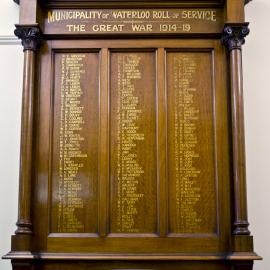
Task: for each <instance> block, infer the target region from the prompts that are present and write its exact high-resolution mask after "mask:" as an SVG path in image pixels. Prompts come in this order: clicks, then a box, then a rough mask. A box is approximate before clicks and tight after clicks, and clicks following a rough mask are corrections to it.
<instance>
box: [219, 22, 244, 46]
mask: <svg viewBox="0 0 270 270" xmlns="http://www.w3.org/2000/svg"><path fill="white" fill-rule="evenodd" d="M248 25H249V23H229V24H225V27H224V30H223V34H222V39H221V40H222V43H223V45H225V46H226V47H227V48H228V50H229V51H231V50H241V48H242V45H243V44H245V37H246V36H247V35H248V34H249V28H248Z"/></svg>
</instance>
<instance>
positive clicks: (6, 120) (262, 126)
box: [0, 0, 270, 270]
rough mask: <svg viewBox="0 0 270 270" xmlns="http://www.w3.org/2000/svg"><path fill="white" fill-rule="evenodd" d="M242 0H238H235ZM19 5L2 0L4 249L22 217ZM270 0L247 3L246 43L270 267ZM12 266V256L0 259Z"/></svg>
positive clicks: (260, 266)
mask: <svg viewBox="0 0 270 270" xmlns="http://www.w3.org/2000/svg"><path fill="white" fill-rule="evenodd" d="M236 1H238V0H236ZM18 11H19V9H18V6H17V5H16V4H14V3H13V2H12V0H1V2H0V59H1V60H0V74H1V75H0V127H1V132H0V236H1V241H0V255H3V254H5V253H6V252H7V251H9V250H10V235H11V234H13V232H14V230H15V222H16V219H17V194H18V170H19V139H20V111H21V84H22V64H23V54H22V48H21V46H20V45H19V42H17V41H15V42H14V41H10V40H9V39H7V38H3V36H12V35H13V30H14V23H17V22H18V14H19V12H18ZM269 12H270V2H269V0H253V2H252V3H250V4H249V5H248V6H247V8H246V14H247V16H246V17H247V19H246V20H247V21H250V22H251V25H250V28H251V34H250V36H249V37H248V38H247V42H246V45H245V46H244V50H243V55H244V79H245V113H246V149H247V182H248V199H249V221H250V223H251V226H250V228H251V231H252V234H253V235H254V236H255V250H256V251H257V252H258V253H259V255H261V256H263V257H264V260H263V261H262V262H256V263H255V268H254V269H255V270H267V269H270V233H269V231H270V230H269V228H270V212H269V206H270V196H269V194H270V193H269V192H270V120H269V116H270V72H269V70H270V68H269V66H270V52H269V48H270V46H269V43H270V42H269V41H270V28H269V21H268V20H269V18H268V17H269V16H268V14H269ZM0 269H1V270H10V269H11V266H10V262H9V261H3V260H1V261H0Z"/></svg>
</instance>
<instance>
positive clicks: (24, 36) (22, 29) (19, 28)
mask: <svg viewBox="0 0 270 270" xmlns="http://www.w3.org/2000/svg"><path fill="white" fill-rule="evenodd" d="M15 27H16V29H15V31H14V34H15V35H16V36H17V37H18V38H19V39H21V41H22V45H23V48H24V51H25V50H30V51H36V50H37V48H38V46H39V45H40V44H41V43H42V33H41V30H40V29H39V27H38V26H37V25H19V24H16V25H15Z"/></svg>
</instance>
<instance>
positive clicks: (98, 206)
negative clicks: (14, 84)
mask: <svg viewBox="0 0 270 270" xmlns="http://www.w3.org/2000/svg"><path fill="white" fill-rule="evenodd" d="M16 27H17V28H18V29H19V30H16V32H15V33H16V35H17V36H19V37H20V38H21V39H22V44H23V46H24V50H25V68H24V70H25V71H24V74H25V75H24V89H23V91H24V98H23V114H22V115H23V116H22V139H21V145H22V151H21V164H22V165H21V172H20V176H21V177H20V197H19V217H18V223H17V226H18V229H17V231H16V234H15V235H14V236H12V250H11V251H10V252H9V253H8V254H7V255H6V256H5V258H6V259H11V260H12V265H13V269H15V270H17V269H35V270H36V269H43V270H52V269H68V270H82V269H100V270H101V269H102V270H104V269H160V270H162V269H172V270H173V269H183V270H191V269H201V270H206V269H207V270H211V269H213V270H216V269H223V270H252V266H253V261H254V260H258V259H260V257H259V256H258V255H257V254H256V253H254V251H253V238H252V236H251V235H250V231H249V230H248V225H249V224H248V218H247V197H246V179H245V149H244V143H245V142H244V125H243V123H244V120H243V119H244V116H243V78H242V55H241V47H242V45H243V44H244V42H245V37H246V35H247V34H248V32H249V30H248V27H247V23H245V22H244V1H241V3H240V2H236V1H231V0H228V1H220V0H212V1H211V0H205V1H204V0H201V1H199V0H197V1H184V0H183V1H170V2H165V1H132V0H130V1H117V2H115V1H86V0H85V1H83V0H81V1H76V2H74V1H68V0H58V1H57V0H50V1H37V0H31V1H29V3H27V1H25V0H22V1H21V16H20V24H19V25H17V26H16ZM41 33H43V35H42V36H43V39H44V43H43V44H42V46H40V48H39V45H40V43H41Z"/></svg>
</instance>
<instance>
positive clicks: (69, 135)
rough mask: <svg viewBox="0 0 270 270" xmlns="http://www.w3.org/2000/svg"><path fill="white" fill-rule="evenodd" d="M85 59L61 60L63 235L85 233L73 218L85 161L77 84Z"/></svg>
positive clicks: (67, 57) (60, 224)
mask: <svg viewBox="0 0 270 270" xmlns="http://www.w3.org/2000/svg"><path fill="white" fill-rule="evenodd" d="M84 58H85V55H84V54H63V55H62V59H61V109H60V138H59V139H60V144H59V184H58V194H59V203H58V232H63V233H72V232H83V231H84V224H83V222H82V221H81V220H80V219H79V217H78V216H77V215H76V210H77V209H82V208H83V207H84V204H83V200H82V198H80V196H79V192H80V191H81V190H82V185H81V183H80V181H79V179H78V174H79V171H80V169H82V168H83V167H84V166H85V159H86V158H87V154H86V153H84V151H83V150H82V147H81V142H83V141H84V140H85V138H84V137H83V136H82V135H81V131H82V129H83V125H84V117H83V110H84V107H83V106H82V104H81V97H82V95H83V89H82V88H81V83H80V81H81V75H82V74H84V73H85V70H84V64H83V61H84Z"/></svg>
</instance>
